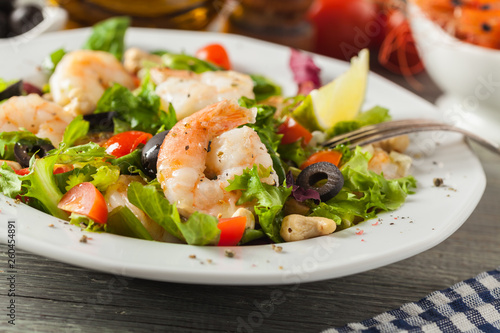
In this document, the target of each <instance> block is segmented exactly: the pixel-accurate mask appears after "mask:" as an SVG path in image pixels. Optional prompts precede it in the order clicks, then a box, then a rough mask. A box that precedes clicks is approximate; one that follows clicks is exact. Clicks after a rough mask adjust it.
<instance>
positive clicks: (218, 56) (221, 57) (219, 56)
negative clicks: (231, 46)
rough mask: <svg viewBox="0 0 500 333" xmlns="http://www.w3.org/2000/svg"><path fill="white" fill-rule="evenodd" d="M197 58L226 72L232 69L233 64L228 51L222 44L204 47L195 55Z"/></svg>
mask: <svg viewBox="0 0 500 333" xmlns="http://www.w3.org/2000/svg"><path fill="white" fill-rule="evenodd" d="M195 56H196V58H198V59H201V60H205V61H209V62H211V63H213V64H215V65H217V66H219V67H222V68H224V69H225V70H230V69H231V62H230V61H229V56H228V55H227V52H226V49H225V48H224V46H222V45H220V44H209V45H207V46H205V47H202V48H201V49H199V50H198V51H196V54H195Z"/></svg>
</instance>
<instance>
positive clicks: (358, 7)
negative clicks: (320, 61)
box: [309, 0, 385, 60]
mask: <svg viewBox="0 0 500 333" xmlns="http://www.w3.org/2000/svg"><path fill="white" fill-rule="evenodd" d="M379 14H380V15H379ZM309 20H310V21H311V23H312V25H313V26H314V28H315V30H316V40H315V50H314V51H315V52H317V53H320V54H323V55H326V56H330V57H334V58H338V59H345V60H349V59H350V58H351V57H353V56H355V55H357V54H358V52H359V51H360V50H361V49H364V48H373V47H376V46H378V45H380V43H381V42H382V40H383V38H384V35H385V33H384V25H385V23H384V17H383V15H382V14H381V13H379V11H378V7H377V5H376V4H375V1H371V0H316V2H315V3H314V4H313V6H312V8H311V10H310V12H309Z"/></svg>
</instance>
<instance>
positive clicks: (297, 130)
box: [277, 117, 312, 145]
mask: <svg viewBox="0 0 500 333" xmlns="http://www.w3.org/2000/svg"><path fill="white" fill-rule="evenodd" d="M277 132H278V133H279V134H283V137H282V138H281V143H282V144H284V145H286V144H289V143H293V142H296V141H298V140H299V139H301V138H302V139H303V141H302V142H303V143H304V145H307V144H308V143H309V141H311V139H312V134H311V132H309V131H308V130H307V129H306V128H305V127H304V126H302V125H301V124H299V123H298V122H297V121H295V119H293V118H291V117H288V118H286V120H285V122H284V123H283V124H281V125H280V126H279V127H278V131H277Z"/></svg>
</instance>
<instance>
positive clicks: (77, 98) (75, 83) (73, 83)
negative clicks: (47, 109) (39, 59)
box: [49, 50, 135, 115]
mask: <svg viewBox="0 0 500 333" xmlns="http://www.w3.org/2000/svg"><path fill="white" fill-rule="evenodd" d="M49 83H50V91H51V94H52V97H53V99H54V101H55V102H56V103H57V104H59V105H62V106H64V108H65V110H67V111H68V112H70V113H72V114H73V115H78V114H90V113H92V112H93V111H94V109H95V107H96V105H97V101H98V100H99V98H101V96H102V94H103V93H104V91H105V90H106V89H107V88H108V87H110V86H111V85H112V84H113V83H119V84H121V85H122V86H125V87H127V88H128V89H133V88H134V86H135V85H134V80H133V79H132V76H131V75H130V74H128V73H127V72H126V71H125V69H124V68H123V65H122V64H121V63H120V62H119V61H118V60H117V59H116V58H115V57H114V56H113V55H112V54H110V53H108V52H103V51H90V50H78V51H73V52H70V53H68V54H66V55H65V56H64V57H63V58H62V59H61V62H59V64H58V65H57V67H56V70H55V72H54V74H53V75H52V76H51V77H50V81H49Z"/></svg>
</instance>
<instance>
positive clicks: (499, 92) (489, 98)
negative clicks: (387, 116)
mask: <svg viewBox="0 0 500 333" xmlns="http://www.w3.org/2000/svg"><path fill="white" fill-rule="evenodd" d="M408 17H409V21H410V25H411V29H412V33H413V37H414V38H415V41H416V44H417V49H418V51H419V54H420V57H421V59H422V61H423V63H424V65H425V68H426V70H427V72H428V73H429V75H430V76H431V78H432V79H433V80H434V81H435V83H436V84H437V85H438V86H439V87H440V88H441V89H442V90H443V91H444V95H443V96H442V97H441V98H440V99H439V100H438V101H437V103H436V104H437V105H438V106H439V107H440V108H442V109H443V110H444V116H443V117H444V118H445V119H443V120H444V121H446V122H448V123H452V124H454V125H458V126H461V127H464V128H467V129H469V130H473V131H474V132H475V133H477V134H481V135H483V136H486V137H488V138H490V139H492V140H495V141H497V142H500V50H494V49H488V48H485V47H481V46H477V45H473V44H470V43H466V42H463V41H460V40H459V39H457V38H455V37H453V36H452V35H450V34H449V33H447V32H446V31H444V30H443V29H442V28H441V27H440V26H439V25H438V24H436V23H435V22H433V21H431V20H430V19H429V18H428V17H427V16H426V15H425V13H423V12H422V10H421V9H420V8H419V7H418V6H417V5H415V4H414V3H412V2H411V1H409V3H408Z"/></svg>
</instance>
